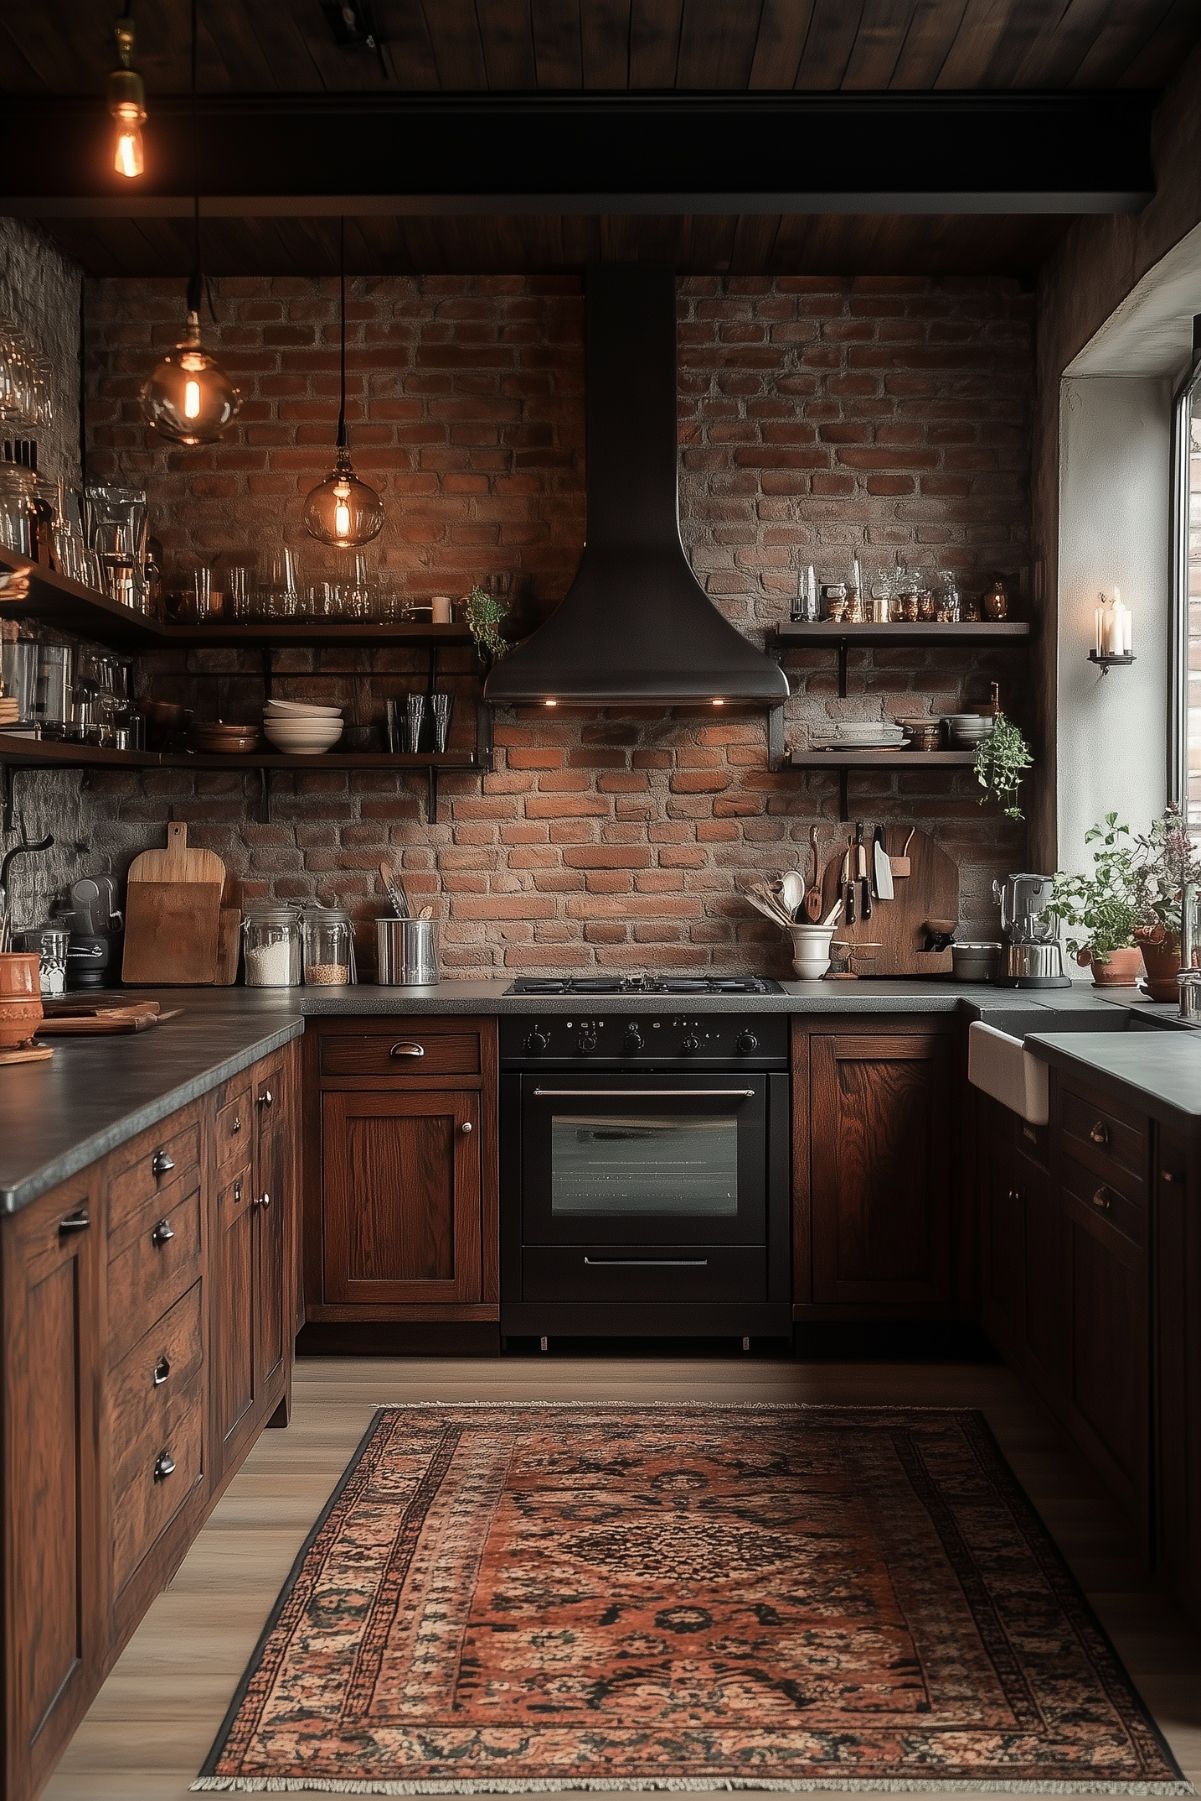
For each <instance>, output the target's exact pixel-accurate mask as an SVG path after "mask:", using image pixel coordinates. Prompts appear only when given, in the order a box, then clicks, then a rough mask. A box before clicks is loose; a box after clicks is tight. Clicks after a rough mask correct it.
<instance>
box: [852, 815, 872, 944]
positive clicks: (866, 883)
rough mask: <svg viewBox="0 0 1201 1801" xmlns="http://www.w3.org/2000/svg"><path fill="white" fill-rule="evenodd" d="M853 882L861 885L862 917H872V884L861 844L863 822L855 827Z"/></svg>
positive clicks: (865, 850)
mask: <svg viewBox="0 0 1201 1801" xmlns="http://www.w3.org/2000/svg"><path fill="white" fill-rule="evenodd" d="M855 880H856V881H857V882H861V883H862V884H863V917H864V919H870V918H871V916H872V883H871V877H870V876H869V875H868V873H867V848H866V846H865V845H864V842H863V821H862V820H861V819H860V820H858V821H857V822H856V825H855Z"/></svg>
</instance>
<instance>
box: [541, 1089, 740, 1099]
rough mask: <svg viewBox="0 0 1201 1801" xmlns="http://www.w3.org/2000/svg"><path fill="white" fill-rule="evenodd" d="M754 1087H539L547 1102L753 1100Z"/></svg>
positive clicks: (542, 1097) (542, 1096)
mask: <svg viewBox="0 0 1201 1801" xmlns="http://www.w3.org/2000/svg"><path fill="white" fill-rule="evenodd" d="M754 1093H755V1090H754V1089H753V1088H535V1090H534V1095H535V1097H536V1098H537V1099H538V1100H543V1101H588V1100H600V1101H674V1100H679V1099H681V1098H683V1099H684V1100H688V1101H694V1100H704V1101H749V1100H751V1099H752V1098H753V1096H754Z"/></svg>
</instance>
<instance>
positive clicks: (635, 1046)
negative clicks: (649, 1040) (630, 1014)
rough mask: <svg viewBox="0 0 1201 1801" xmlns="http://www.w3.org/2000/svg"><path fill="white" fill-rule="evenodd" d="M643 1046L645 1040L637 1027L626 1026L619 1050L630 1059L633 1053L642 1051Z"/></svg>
mask: <svg viewBox="0 0 1201 1801" xmlns="http://www.w3.org/2000/svg"><path fill="white" fill-rule="evenodd" d="M644 1044H645V1040H644V1038H643V1036H642V1033H641V1032H640V1031H639V1030H638V1027H637V1026H627V1027H626V1033H625V1037H624V1038H623V1039H622V1041H621V1048H622V1050H623V1051H624V1052H625V1053H626V1055H627V1057H632V1056H633V1055H634V1053H635V1051H640V1050H642V1049H643V1047H644Z"/></svg>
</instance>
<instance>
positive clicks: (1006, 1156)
mask: <svg viewBox="0 0 1201 1801" xmlns="http://www.w3.org/2000/svg"><path fill="white" fill-rule="evenodd" d="M977 1167H978V1168H979V1170H980V1174H981V1177H982V1187H983V1198H984V1217H983V1222H982V1227H983V1229H982V1244H981V1270H980V1289H981V1294H980V1300H981V1311H982V1314H983V1319H984V1328H985V1331H986V1332H987V1333H988V1335H989V1337H990V1338H991V1339H992V1341H993V1343H994V1344H995V1345H996V1347H997V1349H998V1350H999V1351H1002V1352H1004V1354H1005V1355H1006V1356H1007V1357H1010V1358H1015V1359H1019V1360H1020V1358H1021V1354H1022V1348H1023V1345H1024V1343H1025V1337H1026V1205H1027V1200H1028V1194H1029V1190H1030V1188H1031V1187H1032V1186H1034V1185H1035V1184H1036V1183H1037V1180H1038V1177H1037V1173H1036V1172H1033V1171H1032V1170H1031V1169H1030V1168H1029V1166H1028V1165H1027V1164H1026V1160H1025V1159H1024V1158H1022V1157H1020V1156H1019V1155H1018V1154H1017V1152H1016V1151H1015V1150H1014V1149H1013V1147H1012V1144H1011V1143H1009V1142H1008V1141H1007V1139H1006V1136H1005V1134H1004V1131H1003V1130H1001V1131H996V1130H994V1131H991V1132H987V1133H986V1135H985V1137H984V1139H983V1141H982V1143H981V1146H980V1154H979V1160H978V1164H977Z"/></svg>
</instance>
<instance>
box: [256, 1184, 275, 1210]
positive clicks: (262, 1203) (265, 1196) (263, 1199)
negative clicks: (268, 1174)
mask: <svg viewBox="0 0 1201 1801" xmlns="http://www.w3.org/2000/svg"><path fill="white" fill-rule="evenodd" d="M253 1205H254V1206H256V1207H269V1206H270V1205H271V1195H270V1191H269V1190H268V1189H266V1188H264V1190H263V1192H262V1194H256V1195H255V1197H254V1202H253Z"/></svg>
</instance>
